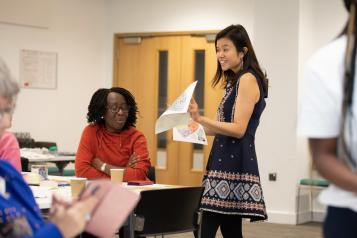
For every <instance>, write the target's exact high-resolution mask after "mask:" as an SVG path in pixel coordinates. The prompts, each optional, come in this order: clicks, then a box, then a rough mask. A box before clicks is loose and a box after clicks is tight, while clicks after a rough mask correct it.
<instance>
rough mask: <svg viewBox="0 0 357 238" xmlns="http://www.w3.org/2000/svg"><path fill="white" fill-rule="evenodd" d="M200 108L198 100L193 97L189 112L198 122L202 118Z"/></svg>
mask: <svg viewBox="0 0 357 238" xmlns="http://www.w3.org/2000/svg"><path fill="white" fill-rule="evenodd" d="M199 110H200V109H199V108H198V104H197V102H196V100H195V99H194V98H193V97H192V98H191V101H190V104H189V106H188V112H189V113H190V115H191V118H192V119H193V120H194V121H196V122H198V123H200V119H201V115H200V111H199Z"/></svg>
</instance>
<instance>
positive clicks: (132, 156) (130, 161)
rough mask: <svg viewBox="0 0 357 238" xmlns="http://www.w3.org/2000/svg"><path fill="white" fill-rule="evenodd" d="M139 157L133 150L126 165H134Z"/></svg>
mask: <svg viewBox="0 0 357 238" xmlns="http://www.w3.org/2000/svg"><path fill="white" fill-rule="evenodd" d="M139 159H140V157H139V156H138V155H137V154H135V152H134V153H133V154H132V155H131V156H130V158H129V161H128V164H127V167H131V168H133V167H135V164H136V163H137V162H138V161H139Z"/></svg>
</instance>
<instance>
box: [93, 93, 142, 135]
mask: <svg viewBox="0 0 357 238" xmlns="http://www.w3.org/2000/svg"><path fill="white" fill-rule="evenodd" d="M111 92H115V93H118V94H120V95H122V96H123V97H124V98H125V101H126V104H127V105H128V106H129V112H128V118H127V120H126V122H125V125H124V126H123V130H124V129H128V128H129V127H130V126H133V127H135V124H136V119H137V116H136V114H137V113H138V107H137V104H136V102H135V98H134V96H133V95H132V94H131V93H130V92H129V91H128V90H126V89H125V88H120V87H113V88H110V89H107V88H101V89H98V90H97V91H96V92H95V93H94V94H93V96H92V98H91V100H90V103H89V105H88V113H87V121H88V123H94V124H98V125H104V124H105V120H104V114H105V113H106V111H107V97H108V94H109V93H111Z"/></svg>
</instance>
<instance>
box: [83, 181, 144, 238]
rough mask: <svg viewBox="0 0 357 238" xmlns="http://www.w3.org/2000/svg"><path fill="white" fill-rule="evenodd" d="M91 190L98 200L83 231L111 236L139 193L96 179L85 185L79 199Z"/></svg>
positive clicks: (135, 201)
mask: <svg viewBox="0 0 357 238" xmlns="http://www.w3.org/2000/svg"><path fill="white" fill-rule="evenodd" d="M93 190H96V191H95V194H94V196H97V197H98V200H99V202H98V204H97V206H96V207H95V208H94V210H93V212H92V218H91V220H90V221H89V222H88V223H87V225H86V228H85V231H86V232H89V233H91V234H93V235H95V236H98V237H104V238H105V237H113V234H114V233H116V232H117V231H118V229H119V228H120V227H121V226H122V225H123V223H124V222H125V221H126V219H127V218H128V216H129V214H130V213H131V212H132V211H133V209H134V208H135V206H136V204H137V203H138V201H139V199H140V193H138V192H135V191H132V190H129V189H127V188H124V187H123V186H121V185H120V184H118V183H115V182H111V181H109V180H96V181H91V182H90V183H89V185H87V188H86V189H85V190H84V192H83V194H82V195H81V198H80V199H85V197H87V196H90V194H92V192H93Z"/></svg>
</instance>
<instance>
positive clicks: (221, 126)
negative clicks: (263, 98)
mask: <svg viewBox="0 0 357 238" xmlns="http://www.w3.org/2000/svg"><path fill="white" fill-rule="evenodd" d="M259 97H260V90H259V86H258V82H257V80H256V78H255V76H254V75H252V74H251V73H246V74H244V75H243V76H242V77H241V78H240V82H239V88H238V96H237V98H236V106H235V112H234V122H220V121H218V120H212V119H209V118H207V117H204V116H201V115H200V114H199V112H198V106H197V103H196V102H195V100H194V99H191V102H190V106H189V112H190V114H191V117H192V119H193V120H195V121H197V122H198V123H200V124H201V125H203V126H204V127H205V128H207V132H210V133H211V134H221V135H226V136H232V137H236V138H241V137H243V136H244V134H245V131H246V129H247V126H248V122H249V119H250V117H251V115H252V113H253V110H254V106H255V104H256V103H257V102H258V100H259ZM205 131H206V129H205Z"/></svg>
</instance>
